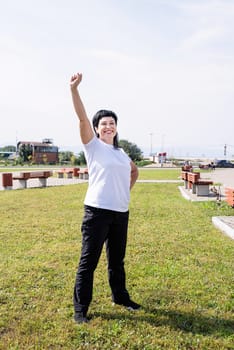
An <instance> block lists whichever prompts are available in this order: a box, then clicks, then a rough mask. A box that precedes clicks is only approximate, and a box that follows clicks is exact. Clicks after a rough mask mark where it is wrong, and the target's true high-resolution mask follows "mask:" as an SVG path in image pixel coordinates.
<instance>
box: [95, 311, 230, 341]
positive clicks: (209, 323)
mask: <svg viewBox="0 0 234 350" xmlns="http://www.w3.org/2000/svg"><path fill="white" fill-rule="evenodd" d="M92 316H93V317H100V318H102V319H105V320H123V319H125V320H129V321H130V322H133V323H134V324H136V322H138V323H139V322H147V323H149V324H150V325H152V326H155V327H160V326H169V327H170V328H173V329H175V330H181V331H183V332H190V333H193V334H201V335H211V334H213V335H216V336H223V337H228V336H230V335H233V334H234V321H232V320H227V319H223V318H218V317H208V316H204V315H202V314H200V313H196V312H194V313H189V312H188V313H186V312H180V311H171V310H165V309H153V308H145V307H143V308H142V311H136V312H131V311H130V312H129V314H123V313H118V312H117V311H116V312H112V313H101V312H100V313H98V312H95V313H93V315H92Z"/></svg>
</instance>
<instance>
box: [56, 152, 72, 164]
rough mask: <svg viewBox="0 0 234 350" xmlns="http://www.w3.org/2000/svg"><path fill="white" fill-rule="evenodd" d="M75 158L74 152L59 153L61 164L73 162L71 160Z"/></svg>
mask: <svg viewBox="0 0 234 350" xmlns="http://www.w3.org/2000/svg"><path fill="white" fill-rule="evenodd" d="M72 156H73V152H70V151H66V152H59V162H60V163H69V162H71V158H72Z"/></svg>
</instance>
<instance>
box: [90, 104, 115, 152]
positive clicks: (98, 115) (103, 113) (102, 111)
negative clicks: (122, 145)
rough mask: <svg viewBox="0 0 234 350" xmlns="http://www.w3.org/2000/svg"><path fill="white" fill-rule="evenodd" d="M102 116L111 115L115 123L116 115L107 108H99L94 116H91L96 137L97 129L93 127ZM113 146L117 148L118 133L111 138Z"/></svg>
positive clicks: (95, 126) (96, 125)
mask: <svg viewBox="0 0 234 350" xmlns="http://www.w3.org/2000/svg"><path fill="white" fill-rule="evenodd" d="M104 117H112V118H113V119H114V120H115V124H116V125H117V122H118V117H117V115H116V114H115V113H114V112H113V111H109V110H107V109H100V111H98V112H97V113H96V114H95V115H94V116H93V129H94V132H95V134H96V135H97V137H99V135H98V133H97V131H96V129H95V128H97V127H98V124H99V122H100V120H101V119H102V118H104ZM113 146H114V147H115V148H119V142H118V133H117V134H116V135H115V137H114V140H113Z"/></svg>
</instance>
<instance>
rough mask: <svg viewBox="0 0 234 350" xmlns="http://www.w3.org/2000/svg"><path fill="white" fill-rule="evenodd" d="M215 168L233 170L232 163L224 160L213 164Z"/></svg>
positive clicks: (233, 164)
mask: <svg viewBox="0 0 234 350" xmlns="http://www.w3.org/2000/svg"><path fill="white" fill-rule="evenodd" d="M215 166H216V168H234V163H232V162H229V161H228V160H226V159H222V160H218V161H217V162H216V164H215Z"/></svg>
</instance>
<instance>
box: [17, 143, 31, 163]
mask: <svg viewBox="0 0 234 350" xmlns="http://www.w3.org/2000/svg"><path fill="white" fill-rule="evenodd" d="M19 156H20V158H21V159H22V160H23V162H28V160H29V159H30V156H32V147H31V146H30V145H28V144H22V145H21V146H20V148H19Z"/></svg>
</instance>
